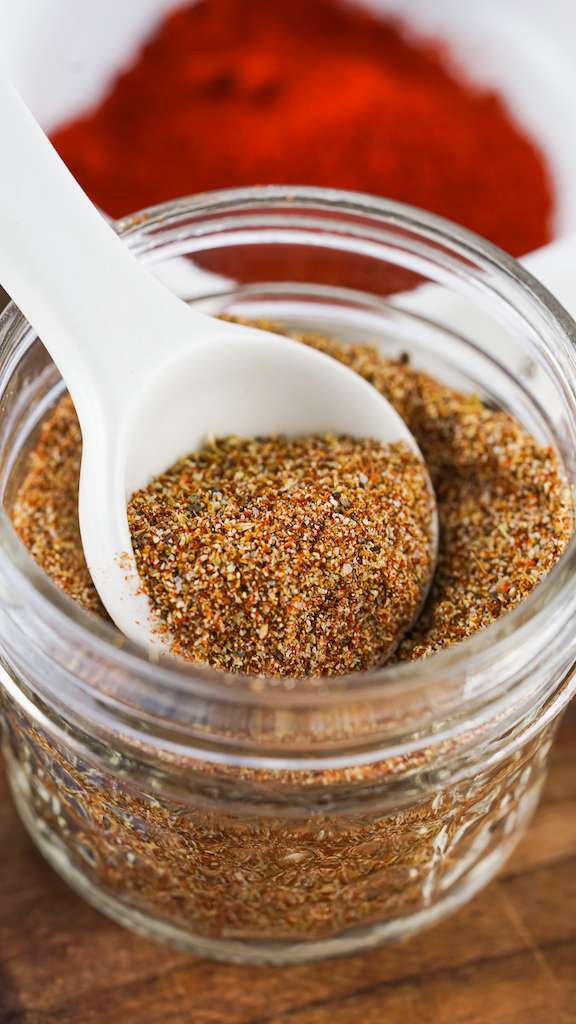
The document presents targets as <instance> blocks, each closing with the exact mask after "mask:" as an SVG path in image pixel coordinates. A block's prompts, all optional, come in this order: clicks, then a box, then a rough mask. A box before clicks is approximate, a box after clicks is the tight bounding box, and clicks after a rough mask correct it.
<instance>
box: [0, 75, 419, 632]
mask: <svg viewBox="0 0 576 1024" xmlns="http://www.w3.org/2000/svg"><path fill="white" fill-rule="evenodd" d="M0 118H1V122H2V127H3V155H2V163H1V165H0V185H1V187H0V282H1V283H2V285H4V286H5V287H6V289H7V290H8V291H9V292H10V294H11V295H12V298H13V299H14V301H15V302H16V303H17V304H18V305H19V307H20V308H21V310H22V311H23V313H24V314H25V315H26V317H27V318H28V320H29V321H30V322H31V323H32V325H33V326H34V328H35V329H36V330H37V331H38V333H39V335H40V336H41V338H42V340H43V342H44V344H45V345H46V348H47V349H48V351H49V352H50V355H51V356H52V358H53V359H54V361H55V363H56V365H57V366H58V368H59V370H60V372H61V373H62V376H63V377H64V380H65V382H66V385H67V388H68V390H69V392H70V395H71V397H72V400H73V402H74V405H75V408H76V412H77V415H78V419H79V421H80V427H81V431H82V442H83V452H82V468H81V477H80V494H79V518H80V530H81V534H82V544H83V547H84V553H85V556H86V561H87V564H88V568H89V570H90V573H91V576H92V579H93V581H94V584H95V586H96V589H97V590H98V593H99V595H100V597H101V599H102V602H103V604H104V605H105V607H106V609H107V611H108V613H109V615H110V616H111V618H112V620H113V621H114V622H115V624H116V625H117V626H118V628H119V629H120V630H121V631H122V632H123V633H124V634H125V635H126V636H128V637H129V638H130V639H132V640H134V641H136V642H137V643H141V644H142V643H144V644H146V645H148V646H156V647H166V646H167V645H168V644H169V639H167V638H166V637H164V636H162V635H160V634H159V633H157V632H156V630H155V625H156V623H155V620H154V618H153V615H152V613H151V610H150V606H149V602H148V598H147V597H146V595H145V594H144V593H143V592H142V589H141V585H140V580H139V577H138V573H137V570H136V563H135V559H134V553H133V550H132V543H131V538H130V531H129V527H128V517H127V502H128V500H129V498H130V497H131V495H132V494H133V493H134V491H135V490H138V489H139V488H141V487H145V486H146V485H147V484H148V483H149V482H150V481H151V480H152V479H153V478H154V477H155V476H157V475H158V474H159V473H161V472H163V471H164V470H166V469H168V468H169V467H170V466H171V465H172V464H173V463H174V462H176V461H177V460H178V459H179V458H181V457H183V456H184V455H187V454H188V453H190V452H191V451H194V450H195V449H197V448H198V447H199V446H200V445H202V444H203V443H204V442H205V441H206V440H207V438H209V437H210V436H211V435H215V436H221V435H227V434H236V435H241V436H248V437H249V436H257V435H270V434H283V435H286V436H298V435H310V434H320V433H326V432H331V433H335V434H348V435H351V436H355V437H365V438H372V439H374V440H378V441H381V442H383V443H394V442H400V441H402V442H404V443H405V444H406V445H408V446H409V447H410V448H411V449H412V450H413V451H414V452H416V453H418V454H419V451H418V447H417V445H416V442H415V440H414V438H413V436H412V434H411V433H410V432H409V430H408V428H407V427H406V425H405V424H404V422H403V421H402V419H401V418H400V417H399V416H398V414H397V413H396V411H395V410H394V409H393V407H392V406H391V405H390V404H389V403H388V402H387V401H386V400H385V399H384V398H383V396H381V395H380V394H379V392H377V391H376V389H375V388H373V387H372V386H371V385H370V384H368V383H367V382H366V381H364V380H363V379H362V378H361V377H360V376H358V375H357V374H356V373H354V372H353V371H351V370H349V369H348V368H347V367H345V366H343V365H342V364H341V363H339V362H337V361H336V360H334V359H332V358H331V357H329V356H327V355H324V354H323V353H320V352H318V351H316V350H314V349H312V348H310V347H309V346H306V345H303V344H300V343H298V342H295V341H293V340H290V339H287V338H284V337H281V336H279V335H276V334H271V333H269V332H265V331H261V330H257V329H256V328H252V327H248V326H243V325H237V324H231V323H227V322H224V321H220V320H215V319H213V318H211V317H208V316H205V315H203V314H201V313H198V312H196V311H193V310H191V309H190V308H189V307H188V306H187V305H186V304H185V303H184V302H182V301H181V300H180V299H178V298H176V297H175V296H174V295H172V294H171V293H170V292H169V291H168V290H167V289H166V288H165V287H164V286H163V285H162V284H161V283H160V282H159V281H158V280H157V279H155V278H154V277H152V275H150V274H149V273H148V272H147V271H146V270H145V268H143V267H142V266H141V265H139V264H138V263H137V262H136V260H135V259H134V258H133V256H132V255H131V254H130V253H129V252H128V250H127V249H126V247H125V246H124V244H123V243H122V242H121V240H120V239H119V238H118V236H117V235H116V234H115V232H114V231H113V229H112V228H111V227H110V226H109V225H108V224H107V223H106V222H105V220H104V219H103V217H102V216H101V215H100V214H99V213H98V211H97V210H96V209H95V207H94V206H93V205H92V203H91V202H90V201H89V199H88V198H87V196H86V195H85V194H84V193H83V191H82V190H81V188H80V187H79V186H78V184H77V183H76V181H75V180H74V178H73V177H72V175H71V174H70V173H69V171H68V170H67V169H66V167H65V165H64V164H63V163H62V161H61V160H60V158H59V157H58V156H57V154H56V152H55V151H54V149H53V147H52V146H51V144H50V143H49V141H48V139H47V138H46V136H45V135H44V133H43V132H42V130H41V129H40V128H39V126H38V125H37V124H36V122H35V120H34V118H33V117H32V115H31V114H30V112H29V111H28V109H27V108H26V106H25V105H24V103H23V102H22V100H21V99H20V97H19V95H18V94H17V92H16V91H15V90H14V88H13V87H12V86H11V84H10V83H9V82H8V81H7V80H6V79H2V78H1V76H0ZM432 494H433V492H432V489H431V501H433V498H432ZM433 516H434V523H433V526H434V527H436V523H435V511H433ZM433 534H434V536H433V538H432V543H433V544H434V546H435V545H436V535H437V527H436V528H435V529H434V530H433Z"/></svg>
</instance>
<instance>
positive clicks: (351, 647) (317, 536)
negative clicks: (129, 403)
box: [128, 435, 435, 677]
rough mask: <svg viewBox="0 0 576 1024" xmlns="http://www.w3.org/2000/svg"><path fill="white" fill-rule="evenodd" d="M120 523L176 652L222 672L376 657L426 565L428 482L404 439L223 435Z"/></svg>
mask: <svg viewBox="0 0 576 1024" xmlns="http://www.w3.org/2000/svg"><path fill="white" fill-rule="evenodd" d="M128 522H129V525H130V532H131V534H132V541H133V545H134V552H135V556H136V564H137V568H138V573H139V576H140V579H141V581H142V586H143V589H144V591H145V592H146V593H147V594H148V597H149V598H150V600H151V604H152V608H153V611H154V612H155V613H156V617H157V618H159V620H160V621H161V623H162V626H163V628H164V631H165V632H168V634H169V635H170V638H171V647H172V651H173V653H175V654H178V655H181V656H182V657H185V658H189V659H191V660H193V661H196V662H205V663H208V664H210V665H212V666H214V667H215V668H220V669H224V670H225V671H228V672H244V673H247V674H251V675H265V676H285V677H286V676H288V677H298V676H314V675H334V674H343V673H346V672H352V671H358V670H362V669H367V668H371V667H374V666H379V665H382V664H383V663H384V661H386V659H387V658H388V656H389V654H390V653H391V652H392V651H393V649H394V648H395V647H396V646H397V644H398V641H399V640H400V638H401V637H402V635H403V634H404V633H405V632H406V630H407V629H408V627H409V626H410V625H412V623H413V621H414V619H415V618H416V617H417V614H418V612H419V610H420V608H421V606H422V603H423V600H424V596H425V594H426V591H427V589H428V585H429V581H430V579H431V576H432V571H433V562H434V553H435V552H434V548H435V543H434V522H433V499H432V492H431V488H430V483H429V480H428V476H427V473H426V469H425V467H424V466H423V464H422V462H421V460H420V459H419V458H418V456H417V455H416V454H415V453H414V452H412V451H411V450H410V449H409V448H408V447H407V446H406V445H404V444H395V445H388V446H386V445H382V444H380V443H378V442H375V441H371V440H366V439H357V438H351V437H334V436H330V435H326V436H323V437H305V438H297V439H294V440H287V439H286V438H282V437H260V438H256V439H242V438H238V437H227V438H221V439H218V440H215V441H213V442H212V443H210V444H209V445H208V446H207V447H205V448H204V449H202V450H201V451H199V452H194V453H192V454H191V455H190V456H188V457H187V458H184V459H182V460H181V461H179V462H178V463H177V464H176V465H175V466H173V467H172V469H170V470H168V471H167V472H165V473H163V474H162V475H161V476H159V477H158V478H156V479H155V480H154V481H153V482H152V483H151V484H150V485H149V486H147V487H146V488H144V489H143V490H141V491H138V492H137V493H136V494H134V495H133V497H132V499H131V501H130V503H129V506H128Z"/></svg>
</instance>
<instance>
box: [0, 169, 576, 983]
mask: <svg viewBox="0 0 576 1024" xmlns="http://www.w3.org/2000/svg"><path fill="white" fill-rule="evenodd" d="M117 229H118V231H119V233H120V235H121V236H122V237H123V239H124V241H125V242H126V244H127V245H128V246H129V247H130V248H131V250H132V252H133V253H134V255H135V257H136V258H138V259H141V260H142V261H143V262H144V263H146V265H147V266H149V267H150V269H151V271H152V272H154V273H156V274H157V275H159V276H160V277H161V278H162V280H164V281H165V283H166V284H167V285H168V286H169V287H172V288H173V289H174V291H175V292H176V293H177V294H179V295H180V296H181V297H182V299H184V300H185V301H188V302H191V303H193V304H194V305H195V306H196V307H197V308H199V309H201V310H205V311H207V312H210V313H213V314H226V315H231V316H239V317H245V318H250V319H256V320H267V321H275V322H278V323H280V324H282V325H283V326H284V327H286V328H288V329H294V330H309V331H313V332H316V333H320V334H324V335H331V336H336V337H338V338H339V339H341V340H342V342H343V343H349V342H351V341H369V342H370V343H371V344H374V345H377V346H379V347H380V349H381V351H382V352H383V353H384V355H386V356H393V357H397V356H398V354H399V353H400V352H403V353H408V354H409V357H410V359H411V361H412V363H413V364H414V365H415V366H416V367H421V368H423V369H426V370H428V371H431V372H432V373H433V374H434V375H435V376H436V377H437V378H439V379H440V380H442V381H445V382H447V383H448V384H450V385H451V386H454V387H457V388H459V389H460V390H463V391H469V392H475V393H477V394H479V395H480V397H481V398H482V399H483V400H484V401H486V402H488V403H490V404H491V405H492V406H493V407H497V408H502V409H505V410H507V411H509V412H510V413H512V414H513V415H514V416H515V417H517V418H518V419H519V420H520V421H521V422H522V423H523V424H524V425H525V426H526V427H527V429H529V430H530V431H531V432H532V434H533V435H534V436H536V437H537V438H538V439H539V440H540V441H541V442H542V443H543V444H546V445H551V446H553V447H554V449H555V450H556V453H557V455H558V458H559V460H560V463H561V466H562V469H563V472H564V474H565V476H566V479H567V482H568V484H569V486H570V487H572V486H573V484H574V481H575V478H576V463H575V452H576V393H575V385H574V381H576V365H575V358H574V354H573V349H572V345H573V341H574V338H575V337H576V328H575V326H574V324H573V323H572V321H571V320H570V318H569V317H568V316H567V314H566V313H565V312H564V311H563V310H562V308H561V307H560V306H558V304H557V303H556V302H555V300H554V299H553V298H552V297H551V296H550V295H549V294H548V293H547V292H546V291H545V290H544V289H543V288H542V287H541V286H540V285H538V284H537V282H535V281H534V280H533V279H532V278H531V277H530V276H529V275H528V274H527V273H526V272H525V271H524V270H523V269H522V268H521V267H520V266H519V265H518V264H516V263H515V262H514V261H513V260H511V259H509V258H508V257H506V256H505V255H504V254H503V253H501V252H499V251H498V250H496V249H494V248H493V247H492V246H490V245H488V244H487V243H486V242H483V241H482V240H481V239H478V238H476V237H474V236H472V235H470V234H469V233H467V232H465V231H464V230H461V229H459V228H457V227H455V226H454V225H451V224H448V223H446V222H445V221H442V220H440V219H438V218H436V217H433V216H431V215H428V214H424V213H422V212H419V211H417V210H414V209H411V208H409V207H405V206H401V205H398V204H394V203H389V202H385V201H382V200H377V199H373V198H370V197H366V196H360V195H354V194H350V193H348V194H347V193H344V192H336V191H327V190H312V189H290V190H289V191H288V190H286V189H283V188H280V187H270V188H258V189H244V190H238V191H229V192H216V193H212V194H207V195H201V196H198V197H193V198H190V199H183V200H180V201H177V202H173V203H169V204H166V205H163V206H160V207H157V208H155V209H152V210H148V211H145V212H143V213H139V214H137V215H136V216H133V217H128V218H126V219H124V220H122V221H120V222H119V223H118V224H117ZM102 301H103V302H105V301H106V296H105V295H103V296H102ZM159 343H161V339H159ZM110 371H111V373H113V372H114V368H113V367H111V368H110ZM62 392H63V383H62V381H61V379H60V377H59V374H58V372H57V371H56V369H55V367H54V365H53V364H52V363H51V361H50V359H49V357H48V355H47V353H46V351H45V350H44V348H43V346H42V344H41V342H40V341H39V340H38V339H37V338H36V336H35V334H34V331H33V330H32V329H31V327H30V326H29V325H28V324H27V323H26V321H25V320H24V319H23V317H22V316H21V315H20V313H19V312H18V311H17V309H16V308H15V307H14V306H10V307H8V308H7V309H6V311H5V312H4V314H3V315H2V318H1V320H0V453H1V455H0V458H1V466H0V491H1V498H2V513H1V519H0V655H1V664H2V671H1V689H0V693H1V696H0V702H1V707H2V712H3V723H4V728H3V747H4V754H5V759H6V766H7V771H8V777H9V781H10V786H11V790H12V793H13V796H14V800H15V802H16V806H17V808H18V810H19V813H20V816H21V818H22V821H23V822H24V824H25V826H26V828H27V829H28V831H29V832H30V835H31V836H32V838H33V840H34V842H35V843H36V844H37V846H38V847H39V849H40V850H41V851H42V853H43V854H44V856H45V857H46V859H47V860H48V861H49V862H50V864H52V866H53V867H54V868H55V870H56V871H57V872H58V873H59V874H60V875H62V877H63V878H64V879H66V881H67V882H68V883H69V884H70V885H71V886H72V887H73V888H74V889H75V890H77V891H78V892H79V893H81V894H82V895H83V896H84V897H85V898H86V899H87V900H89V901H90V902H91V903H92V904H94V906H96V907H97V908H99V909H100V910H101V911H103V912H104V913H106V914H108V915H109V916H110V917H112V918H114V919H115V920H117V921H119V922H121V923H122V924H124V925H127V926H128V927H131V928H133V929H135V930H137V931H139V932H142V933H144V934H146V935H149V936H152V937H154V938H157V939H161V940H165V941H168V942H170V943H173V944H175V945H176V946H179V947H182V948H185V949H189V950H192V951H194V952H196V953H200V954H204V955H206V956H211V957H216V958H219V959H225V960H235V961H244V962H256V963H258V962H259V963H275V964H280V963H294V962H301V961H306V960H311V959H314V958H319V957H324V956H330V955H334V954H342V953H352V952H354V951H358V950H363V949H367V948H370V947H372V946H374V945H376V944H378V943H381V942H384V941H390V940H393V939H399V938H404V937H406V936H409V935H410V934H412V933H414V932H416V931H418V930H420V929H422V928H424V927H427V926H429V925H432V924H433V923H434V922H436V921H438V920H439V918H441V917H443V916H444V915H445V914H447V913H449V912H451V911H452V910H454V909H455V908H456V907H458V906H460V905H461V904H462V903H464V902H465V901H466V900H468V899H470V897H471V896H473V895H474V893H476V892H477V891H478V890H479V889H480V888H482V887H483V886H484V885H486V883H487V882H488V881H489V880H490V879H491V878H492V877H493V875H494V874H495V873H496V872H497V871H498V869H499V868H500V866H501V864H502V863H503V861H504V860H505V859H506V857H507V856H508V855H509V853H510V851H511V850H512V848H513V847H514V846H515V844H516V843H517V842H518V839H519V838H520V836H521V835H522V833H523V831H524V830H525V828H526V826H527V823H528V822H529V820H530V817H531V815H532V812H533V811H534V808H535V806H536V804H537V802H538V798H539V794H540V790H541V788H542V784H543V781H544V778H545V774H546V765H547V759H548V752H549V749H550V745H551V743H552V740H553V736H554V731H555V728H556V725H557V722H558V719H559V715H560V714H561V712H562V710H563V708H564V707H565V705H566V703H567V701H568V700H569V698H570V696H571V694H572V693H573V691H574V687H575V685H576V684H575V682H574V674H573V666H574V659H575V653H576V630H575V629H574V620H575V615H576V587H574V584H573V575H574V563H575V549H574V544H571V545H570V546H569V547H568V549H567V550H566V552H565V553H564V555H563V556H562V557H561V558H560V560H559V561H558V563H557V564H556V565H555V567H554V568H553V570H552V571H551V572H550V573H549V575H548V576H547V577H546V578H545V579H544V581H543V582H542V583H541V584H540V585H539V586H538V587H536V589H535V590H534V591H533V592H532V594H531V595H530V596H529V597H528V598H527V599H526V600H525V601H524V602H523V603H522V604H520V605H519V606H518V607H516V608H515V609H514V610H513V611H511V612H509V613H508V614H506V615H504V616H502V617H501V618H500V619H498V620H497V621H496V622H495V623H494V624H493V625H492V626H490V628H488V629H486V630H485V631H483V632H481V633H478V634H477V635H475V636H474V637H472V638H471V639H468V640H466V641H464V642H463V643H461V644H459V645H456V646H454V647H452V648H450V649H447V650H444V651H442V652H440V653H438V654H436V655H434V656H433V657H429V658H425V659H422V660H419V661H413V662H407V663H403V664H398V665H392V666H390V667H384V668H382V669H380V670H378V671H371V672H367V673H363V674H356V675H351V676H348V677H338V678H335V677H332V678H325V679H306V680H294V681H292V682H288V681H286V680H283V681H282V683H281V684H280V683H279V682H278V680H264V679H250V678H247V677H243V676H240V675H239V676H234V677H230V676H224V675H222V674H220V673H218V672H217V671H214V670H208V669H203V668H199V667H196V666H194V665H190V664H186V663H180V662H178V661H176V660H173V659H170V658H165V659H163V660H160V661H156V662H153V661H149V660H147V658H146V656H145V654H143V653H142V652H141V651H140V650H139V649H137V648H136V647H134V646H132V645H131V644H130V643H129V642H128V641H125V640H123V639H122V638H121V637H120V636H119V635H118V633H117V632H116V631H115V630H114V629H113V627H112V626H110V625H109V624H107V623H106V622H104V621H100V620H99V619H98V618H96V617H94V616H91V615H90V614H88V613H87V612H84V611H83V610H82V609H81V608H79V607H78V606H76V605H75V604H74V603H73V602H72V601H71V600H70V599H69V598H68V597H67V596H66V595H64V594H63V593H61V592H60V591H59V590H58V589H56V587H55V586H54V585H53V584H52V583H51V582H50V581H49V579H48V578H47V577H46V575H45V574H44V573H43V572H42V571H41V570H40V568H39V567H38V566H37V565H36V564H35V563H34V562H33V560H32V559H31V557H30V555H29V554H28V552H27V551H26V550H25V549H24V547H23V545H22V544H21V542H20V541H19V539H18V538H17V536H16V534H15V532H14V530H13V528H12V525H11V518H10V515H11V506H12V505H13V503H14V500H15V495H16V493H17V491H18V488H19V485H20V483H21V481H22V479H23V476H24V473H25V471H26V460H27V456H28V453H29V451H30V449H31V447H32V446H33V444H34V440H35V437H36V436H37V431H38V427H39V424H40V423H41V422H42V420H43V419H44V418H45V416H46V415H47V413H48V412H49V411H50V409H51V408H52V407H53V406H54V403H55V402H56V401H57V400H58V398H59V396H61V394H62Z"/></svg>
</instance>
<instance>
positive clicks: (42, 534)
mask: <svg viewBox="0 0 576 1024" xmlns="http://www.w3.org/2000/svg"><path fill="white" fill-rule="evenodd" d="M263 326H266V327H267V328H268V329H275V330H278V331H280V328H278V327H277V326H275V325H270V324H266V325H263ZM280 333H282V332H281V331H280ZM294 337H296V338H298V339H299V340H301V341H305V342H306V343H308V344H310V345H313V346H314V347H315V348H318V349H321V350H322V351H324V352H326V353H328V354H329V355H331V356H333V357H334V358H336V359H339V360H340V361H342V362H343V363H345V364H346V365H348V366H350V367H351V368H352V369H354V370H356V372H357V373H359V374H360V375H361V376H363V377H364V378H365V379H366V380H368V381H369V382H370V383H371V384H373V385H374V386H375V387H376V388H378V390H379V391H381V392H382V394H383V395H384V396H385V397H386V398H388V399H389V401H390V402H392V404H393V405H394V406H395V408H396V409H397V411H398V412H399V414H400V415H401V416H402V418H403V419H404V420H405V422H406V423H407V425H408V427H409V428H410V430H411V431H412V433H413V434H414V436H415V438H416V440H417V441H418V444H419V446H420V449H421V451H422V453H423V455H424V458H425V461H426V463H427V466H428V470H429V473H430V477H431V479H432V483H433V485H434V490H435V492H436V501H437V508H438V517H439V522H440V549H439V559H438V566H437V570H436V574H435V577H434V582H433V585H432V589H431V592H430V595H429V597H428V600H427V602H426V605H425V607H424V610H423V612H422V613H421V615H420V617H419V619H418V621H417V623H416V625H415V626H414V627H413V628H412V629H411V630H410V632H409V633H408V634H407V636H406V637H405V639H404V641H403V642H402V644H401V645H400V647H399V648H398V650H397V652H396V654H395V655H393V660H398V661H406V660H412V659H416V658H420V657H425V656H428V655H431V654H433V653H434V652H435V651H438V650H441V649H442V648H446V647H449V646H451V645H452V644H455V643H457V642H458V641H460V640H464V639H466V638H467V637H470V636H473V635H474V634H475V633H477V632H478V630H480V629H483V628H485V627H487V626H489V625H490V624H491V623H493V622H494V621H495V620H496V619H497V618H498V617H499V616H500V615H501V614H502V613H503V612H505V611H506V610H508V609H509V608H511V607H513V606H514V605H516V604H518V603H519V602H520V601H521V600H522V599H523V598H524V597H526V596H527V595H528V594H529V593H530V592H531V591H532V590H533V589H534V587H535V586H536V585H537V583H538V582H539V581H540V580H541V579H542V578H543V576H545V575H546V573H547V572H549V570H550V569H551V568H552V566H553V565H554V564H555V562H556V561H557V560H558V558H559V557H560V555H561V554H562V552H563V550H564V548H565V546H566V544H567V542H568V540H569V538H570V536H571V533H572V529H573V517H572V499H571V497H570V494H569V491H568V488H567V487H566V485H565V483H564V480H563V477H562V474H561V471H560V467H559V465H558V461H557V458H556V456H555V454H554V452H553V451H552V450H551V449H550V448H546V447H542V446H540V445H538V444H537V442H536V441H535V440H534V439H533V438H532V437H531V436H530V435H529V434H528V433H527V432H526V431H525V430H524V428H523V427H522V426H521V425H520V424H519V423H518V422H516V420H514V419H513V418H512V417H511V416H509V415H508V414H507V413H505V412H502V411H495V410H493V409H490V408H487V407H486V406H484V405H483V404H482V402H481V401H480V399H479V398H477V397H476V396H474V395H467V394H462V393H460V392H458V391H454V390H452V389H451V388H448V387H446V386H445V385H444V384H442V383H441V382H439V381H437V380H435V379H434V378H432V377H430V376H429V375H427V374H425V373H422V372H420V371H418V370H416V369H415V368H413V367H412V366H410V365H409V363H406V361H405V360H404V359H398V360H393V359H385V358H384V357H383V356H382V355H380V353H379V352H378V351H377V350H376V349H375V348H372V347H370V346H367V345H363V344H357V345H344V344H342V343H340V342H338V341H337V340H332V339H327V338H322V337H318V336H313V335H302V334H297V335H296V334H295V335H294ZM80 453H81V439H80V432H79V429H78V424H77V421H76V416H75V413H74V409H73V407H72V404H71V402H70V399H69V398H67V397H64V398H63V399H62V400H61V401H60V402H59V404H58V405H57V407H56V409H55V410H54V412H53V413H51V414H50V416H48V418H47V420H46V421H45V423H44V425H43V427H42V428H41V431H40V437H39V440H38V442H37V444H36V447H35V449H34V451H33V452H32V455H31V456H30V463H29V469H28V472H27V475H26V476H25V478H24V479H23V481H22V485H21V487H20V490H19V494H18V496H17V499H16V502H15V507H14V510H13V521H14V525H15V527H16V529H17V531H18V533H19V534H20V537H21V538H22V540H23V541H24V543H25V544H26V545H27V547H28V548H29V549H30V550H31V552H32V554H33V555H34V557H35V558H36V560H37V561H38V562H39V564H40V565H41V566H42V567H43V568H44V569H45V570H46V572H47V573H48V574H49V575H50V576H51V577H52V579H53V580H54V582H55V583H57V584H58V585H59V586H60V587H61V588H62V589H63V590H65V591H67V592H68V593H69V594H70V595H71V596H72V597H74V598H75V599H76V600H78V601H79V602H80V603H81V604H83V605H84V607H86V608H88V609H89V610H91V611H99V610H101V609H100V606H99V602H98V598H97V595H96V592H95V590H94V588H93V586H92V583H91V581H90V577H89V575H88V571H87V569H86V566H85V564H84V559H83V554H82V549H81V544H80V535H79V531H78V519H77V497H78V480H79V465H80Z"/></svg>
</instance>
